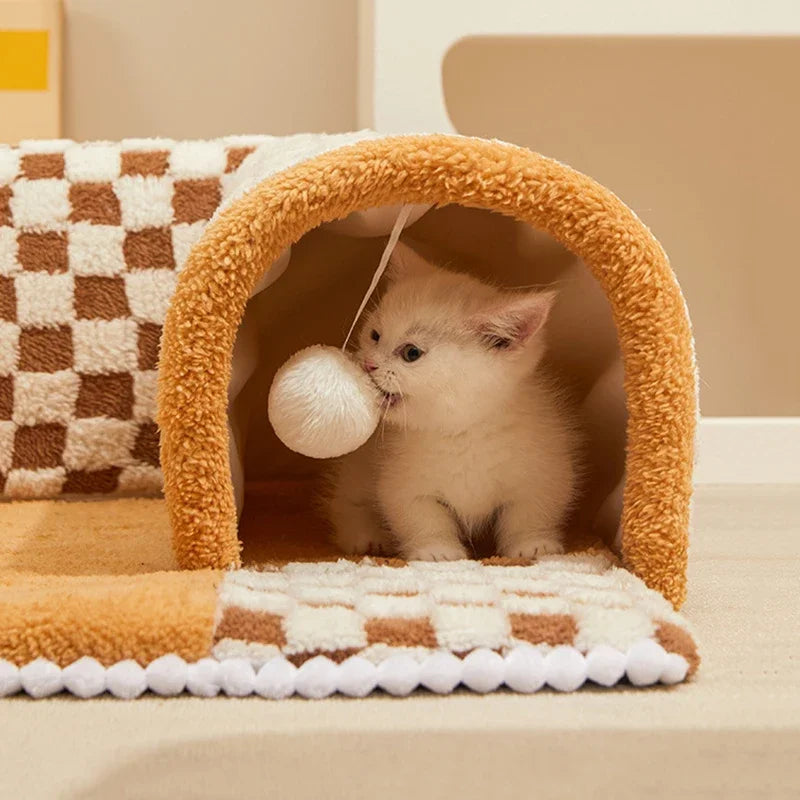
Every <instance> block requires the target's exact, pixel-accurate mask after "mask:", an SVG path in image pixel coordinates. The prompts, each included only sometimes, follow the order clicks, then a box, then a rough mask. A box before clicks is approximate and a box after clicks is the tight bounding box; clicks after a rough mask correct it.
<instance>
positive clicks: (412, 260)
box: [386, 241, 436, 283]
mask: <svg viewBox="0 0 800 800" xmlns="http://www.w3.org/2000/svg"><path fill="white" fill-rule="evenodd" d="M435 271H436V267H434V266H433V264H431V263H430V262H428V261H426V260H425V259H424V258H423V257H422V256H421V255H420V254H419V253H418V252H417V251H416V250H412V249H411V248H410V247H409V246H408V245H407V244H406V243H405V242H402V241H400V242H398V243H397V245H396V246H395V248H394V250H393V251H392V255H391V257H390V258H389V265H388V266H387V267H386V277H387V278H388V279H389V280H390V281H391V282H392V283H396V282H397V281H401V280H405V279H406V278H423V277H425V276H427V275H432V274H433V273H434V272H435Z"/></svg>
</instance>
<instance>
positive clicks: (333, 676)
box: [295, 656, 339, 700]
mask: <svg viewBox="0 0 800 800" xmlns="http://www.w3.org/2000/svg"><path fill="white" fill-rule="evenodd" d="M338 681H339V666H338V665H337V664H334V663H333V661H331V660H330V659H329V658H326V657H325V656H314V658H310V659H309V660H308V661H306V662H304V663H303V664H302V665H301V666H300V669H298V670H297V680H296V682H295V688H296V690H297V693H298V694H299V695H302V696H303V697H308V698H310V699H312V700H320V699H321V698H323V697H328V696H329V695H332V694H333V693H334V692H335V691H336V687H337V684H338Z"/></svg>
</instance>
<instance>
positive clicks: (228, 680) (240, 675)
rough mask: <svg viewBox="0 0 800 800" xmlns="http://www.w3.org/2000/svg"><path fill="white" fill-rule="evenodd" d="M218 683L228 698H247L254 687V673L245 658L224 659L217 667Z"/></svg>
mask: <svg viewBox="0 0 800 800" xmlns="http://www.w3.org/2000/svg"><path fill="white" fill-rule="evenodd" d="M219 682H220V685H221V686H222V691H223V692H225V694H226V695H228V697H247V695H249V694H253V691H254V689H255V687H256V671H255V670H254V669H253V665H252V664H251V663H250V662H249V661H248V660H247V659H246V658H226V659H225V660H224V661H221V662H220V665H219Z"/></svg>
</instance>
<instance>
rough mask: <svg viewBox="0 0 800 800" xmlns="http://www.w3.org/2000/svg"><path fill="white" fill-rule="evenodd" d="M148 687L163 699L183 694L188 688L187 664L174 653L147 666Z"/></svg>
mask: <svg viewBox="0 0 800 800" xmlns="http://www.w3.org/2000/svg"><path fill="white" fill-rule="evenodd" d="M145 675H146V677H147V685H148V687H149V688H150V691H151V692H155V693H156V694H160V695H161V696H162V697H173V696H174V695H177V694H181V692H183V690H184V689H185V688H186V678H187V677H188V669H187V666H186V662H185V661H184V660H183V659H182V658H181V657H180V656H177V655H175V654H174V653H168V654H167V655H164V656H161V657H159V658H157V659H155V660H154V661H151V662H150V663H149V664H148V665H147V669H146V670H145Z"/></svg>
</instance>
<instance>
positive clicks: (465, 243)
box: [160, 136, 695, 605]
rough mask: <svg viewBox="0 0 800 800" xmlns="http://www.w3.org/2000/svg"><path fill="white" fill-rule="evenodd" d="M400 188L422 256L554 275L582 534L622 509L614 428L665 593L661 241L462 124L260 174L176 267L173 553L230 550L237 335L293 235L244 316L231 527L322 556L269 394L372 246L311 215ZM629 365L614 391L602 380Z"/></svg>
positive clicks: (673, 528) (347, 309) (674, 426)
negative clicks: (585, 439)
mask: <svg viewBox="0 0 800 800" xmlns="http://www.w3.org/2000/svg"><path fill="white" fill-rule="evenodd" d="M398 203H417V204H426V205H433V206H437V207H438V208H436V209H435V210H433V211H430V212H428V213H427V214H425V215H424V216H423V217H422V218H421V219H420V220H419V221H418V222H416V223H415V224H414V225H413V226H412V227H411V229H410V230H409V235H410V236H412V237H414V239H415V240H418V241H420V242H421V244H422V245H423V247H425V248H427V249H428V250H429V251H430V252H431V255H432V256H433V258H434V260H439V261H442V260H445V261H446V260H448V259H450V258H455V259H456V260H458V261H460V262H462V263H463V265H464V267H465V268H467V269H470V270H471V271H475V272H476V273H477V274H481V273H482V272H484V273H486V276H487V277H488V276H489V275H490V276H491V277H492V278H493V279H495V280H497V281H498V282H499V283H502V284H505V285H508V286H514V285H520V284H530V283H551V282H553V281H555V282H557V283H558V282H559V281H561V282H562V283H563V284H564V285H563V287H562V295H563V298H562V302H561V305H560V306H559V307H558V313H557V314H556V317H555V318H554V321H553V323H554V324H553V328H552V330H551V356H552V357H551V360H550V364H549V365H548V366H549V368H551V369H552V370H553V371H554V372H555V373H556V374H557V375H558V376H559V378H560V380H561V381H562V383H563V384H564V385H565V386H566V387H567V388H568V389H569V391H570V394H571V397H572V399H573V401H574V402H575V403H576V404H577V405H579V406H580V405H582V406H584V407H586V406H587V404H588V405H589V406H591V404H592V402H595V404H596V405H597V407H598V408H597V409H596V413H595V417H594V419H593V420H592V419H591V415H590V416H589V418H587V429H588V432H589V438H590V440H591V441H592V442H593V444H592V448H591V452H590V456H589V458H590V464H591V465H592V466H591V469H590V472H591V475H592V478H591V480H590V481H589V482H588V484H587V488H586V493H585V497H584V501H583V502H582V503H581V506H580V514H579V519H577V520H576V530H577V531H579V532H586V531H587V530H590V529H591V528H593V527H594V526H595V525H599V526H600V528H601V529H602V532H603V533H604V534H605V536H606V538H613V529H615V528H616V522H615V520H616V516H617V514H618V513H620V509H619V508H618V507H615V504H614V502H612V503H611V506H608V505H606V506H605V507H604V501H605V500H606V498H608V497H611V496H612V495H613V494H614V490H615V488H617V487H619V488H621V478H622V466H623V455H622V449H623V440H625V441H627V455H626V458H625V469H626V476H625V481H624V487H625V488H624V503H623V507H622V509H621V519H622V526H621V535H620V537H619V542H618V544H619V547H620V550H621V554H622V557H623V563H624V564H625V565H626V566H628V567H629V568H630V569H632V571H634V572H635V573H636V574H637V575H639V576H640V577H642V578H643V579H644V580H645V582H646V583H647V584H648V585H650V586H651V587H653V588H656V589H658V590H659V591H661V592H662V593H664V594H665V595H666V596H667V597H668V598H669V599H670V600H671V601H672V602H673V603H674V604H676V605H679V604H680V602H681V601H682V599H683V593H684V583H685V560H686V539H687V525H688V500H689V493H690V477H691V460H692V446H693V429H694V416H695V396H694V372H693V360H692V352H691V337H690V333H689V328H688V320H687V318H686V314H685V309H684V306H683V301H682V298H681V295H680V291H679V289H678V287H677V284H676V282H675V280H674V276H673V275H672V272H671V270H670V269H669V266H668V264H667V261H666V259H665V257H664V254H663V252H662V250H661V248H660V247H659V246H658V244H657V242H656V241H655V240H654V239H653V237H652V236H651V235H650V233H649V232H648V231H647V229H646V228H645V227H644V226H643V225H642V224H641V223H640V222H639V221H638V220H637V219H636V217H635V216H634V215H633V214H632V212H630V211H629V210H628V209H627V208H626V207H625V206H624V205H623V204H622V203H621V202H620V201H619V200H618V199H617V198H616V197H614V196H613V195H612V194H611V193H609V192H608V191H606V190H605V189H603V188H602V187H600V186H599V185H598V184H596V183H594V182H593V181H591V180H589V179H588V178H586V177H584V176H582V175H580V174H578V173H575V172H574V171H572V170H570V169H569V168H567V167H564V166H563V165H560V164H557V163H556V162H552V161H550V160H548V159H545V158H542V157H540V156H536V155H534V154H531V153H529V152H528V151H524V150H521V149H519V148H515V147H512V146H510V145H504V144H500V143H496V142H491V143H490V142H481V141H477V140H467V139H461V138H459V137H445V136H426V137H398V138H394V139H392V138H389V139H382V140H377V141H369V142H362V143H360V144H358V145H355V146H353V147H349V148H346V149H342V150H338V151H334V152H332V153H328V154H325V155H322V156H318V157H317V158H315V159H312V160H310V161H306V162H304V163H301V164H300V165H299V166H296V167H293V168H290V169H288V170H286V171H284V172H282V173H279V174H278V175H276V176H275V177H273V178H271V179H268V180H266V181H264V182H263V183H261V184H260V185H259V186H257V187H256V188H255V189H254V190H252V191H251V192H249V193H247V194H245V195H244V196H243V197H242V198H241V199H239V200H238V201H236V202H235V203H234V204H233V205H231V207H230V208H229V209H227V210H226V211H225V212H224V213H222V214H221V215H220V216H219V218H218V219H217V220H216V221H215V222H214V223H212V224H211V225H210V226H209V228H208V230H207V232H206V234H205V236H204V238H203V240H202V241H201V242H200V243H199V245H198V246H197V247H196V248H195V250H194V251H193V253H192V255H191V256H190V258H189V261H188V264H187V268H186V270H185V272H184V273H183V274H182V276H181V280H180V283H179V286H178V289H177V291H176V295H175V299H174V302H173V304H172V306H171V308H170V312H169V315H168V318H167V323H166V326H165V332H164V339H163V344H162V364H161V373H160V424H161V427H162V463H163V468H164V473H165V487H166V495H167V502H168V505H169V510H170V515H171V519H172V525H173V534H174V541H175V548H176V553H177V555H178V559H179V562H180V563H181V565H182V566H185V567H204V566H223V567H224V566H229V565H231V564H236V563H238V560H239V557H240V555H239V548H240V543H239V524H238V518H237V509H236V504H235V502H234V493H233V484H232V480H231V469H230V459H229V436H228V425H229V417H228V391H229V382H230V378H231V366H232V354H233V352H234V342H235V340H236V336H237V332H238V331H239V327H240V323H241V322H242V319H243V315H244V314H245V306H246V304H247V300H248V297H249V296H250V294H251V293H252V291H253V289H254V288H255V287H256V284H257V282H258V281H259V280H260V279H261V278H262V276H263V275H264V273H265V272H267V270H268V269H269V266H270V265H272V264H273V263H275V262H276V261H277V260H278V259H279V257H280V256H281V254H282V253H283V252H284V251H285V250H286V248H287V247H288V246H289V245H291V244H293V243H297V244H296V246H295V247H294V252H293V256H292V263H291V264H290V267H289V269H288V270H287V272H286V273H285V274H284V275H283V276H282V277H281V278H280V279H279V280H278V281H276V282H275V283H274V284H273V285H272V286H270V287H269V288H268V289H267V290H266V291H264V292H262V293H260V294H259V295H258V296H257V297H256V298H254V299H253V300H252V301H251V303H250V306H249V307H248V312H247V315H246V316H245V317H244V318H245V325H246V326H247V325H248V324H249V320H252V319H255V320H256V321H257V323H256V325H255V326H254V332H255V336H256V339H258V340H260V342H261V345H262V347H261V357H260V359H259V360H258V363H257V365H256V368H255V372H254V374H253V377H252V378H251V379H250V381H249V382H248V383H247V385H246V386H244V389H243V391H242V392H241V394H239V395H238V399H237V403H236V404H234V406H235V407H236V408H237V410H238V412H241V413H240V416H239V417H237V420H238V419H242V420H247V424H244V425H242V426H241V427H240V430H239V432H238V434H237V436H239V438H240V441H241V442H245V443H247V444H248V447H247V448H246V454H245V460H244V464H245V477H247V476H248V474H249V476H250V478H251V488H254V489H255V490H256V491H255V492H254V493H253V494H251V497H250V499H249V502H246V503H245V511H244V515H243V517H242V531H243V534H244V538H245V547H246V548H248V549H247V550H245V556H246V557H248V558H251V559H255V560H257V559H259V558H280V557H282V556H283V557H285V556H287V555H288V556H289V557H297V551H296V548H297V546H298V542H299V541H300V540H301V539H302V537H301V536H300V535H299V534H300V533H302V534H303V535H309V536H311V537H312V539H311V540H309V542H307V546H308V547H309V548H310V549H309V550H308V551H307V552H308V553H309V554H310V555H311V556H314V555H315V554H318V555H319V557H321V556H322V555H323V552H322V551H321V550H319V551H318V550H314V547H323V548H324V539H323V538H320V537H321V531H320V529H319V527H315V526H314V525H313V524H312V523H310V522H309V519H310V517H309V515H308V507H309V503H308V498H309V496H310V494H309V492H310V491H311V490H310V488H309V487H310V486H311V483H312V482H311V481H310V480H309V478H311V477H312V474H313V472H315V471H316V467H317V465H310V464H308V463H307V462H305V461H304V460H302V459H299V458H297V457H295V456H293V455H290V454H288V452H287V451H285V450H284V449H282V448H281V447H280V446H279V445H278V444H277V443H276V442H275V441H274V440H272V441H271V436H270V432H269V430H268V428H267V427H266V425H267V423H266V414H265V412H264V411H263V409H264V406H263V398H265V396H266V390H267V388H268V384H269V379H270V378H271V374H272V373H274V370H275V368H277V366H278V365H279V364H280V363H281V362H282V361H283V360H284V359H285V358H286V357H287V356H288V355H289V354H290V353H291V352H293V351H294V350H295V349H298V348H299V347H300V346H303V345H304V344H309V343H313V342H317V341H323V342H327V343H335V342H337V341H339V340H340V338H341V335H343V333H344V332H345V331H346V328H347V326H348V324H349V320H350V317H351V314H352V310H353V309H354V308H355V307H356V306H357V298H358V297H359V296H360V293H361V292H363V287H364V285H365V282H364V278H365V276H368V275H369V274H370V273H371V271H372V269H374V265H375V263H376V260H377V257H378V255H379V252H380V249H381V246H382V241H381V240H380V238H366V239H359V238H353V237H346V236H342V235H340V234H337V233H334V232H332V231H329V230H323V229H319V226H320V225H321V224H322V223H326V222H330V221H333V220H337V219H342V218H345V217H347V216H348V215H349V214H351V213H352V212H354V211H358V210H365V209H375V208H381V207H385V206H390V205H395V204H398ZM281 266H283V263H282V264H281ZM460 266H461V265H460V264H459V267H460ZM268 274H269V273H267V275H268ZM559 317H560V319H559ZM265 339H268V341H266V342H265ZM265 344H266V346H265ZM618 354H619V355H621V361H620V360H619V359H618V358H617V355H618ZM623 367H624V370H623ZM623 371H624V376H625V377H624V389H625V398H624V402H623V399H622V398H621V397H620V392H619V391H616V392H615V391H614V389H615V388H617V389H619V386H620V383H621V381H622V373H623ZM234 377H235V374H234ZM598 387H600V388H599V389H598ZM593 392H594V393H595V396H594V400H593ZM625 404H627V423H626V422H625V411H624V408H623V407H624V405H625ZM259 406H260V407H261V411H259ZM236 424H237V425H238V424H239V423H238V422H236ZM623 425H626V433H625V434H624V435H623V432H622V426H623ZM258 484H260V485H261V488H260V489H259V488H258ZM298 487H299V488H298ZM259 492H260V494H259ZM293 497H294V498H295V501H292V498H293ZM281 502H283V506H281ZM604 514H605V518H604V517H603V515H604ZM281 548H283V549H281ZM293 548H295V549H294V550H293ZM248 550H249V552H248Z"/></svg>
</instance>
